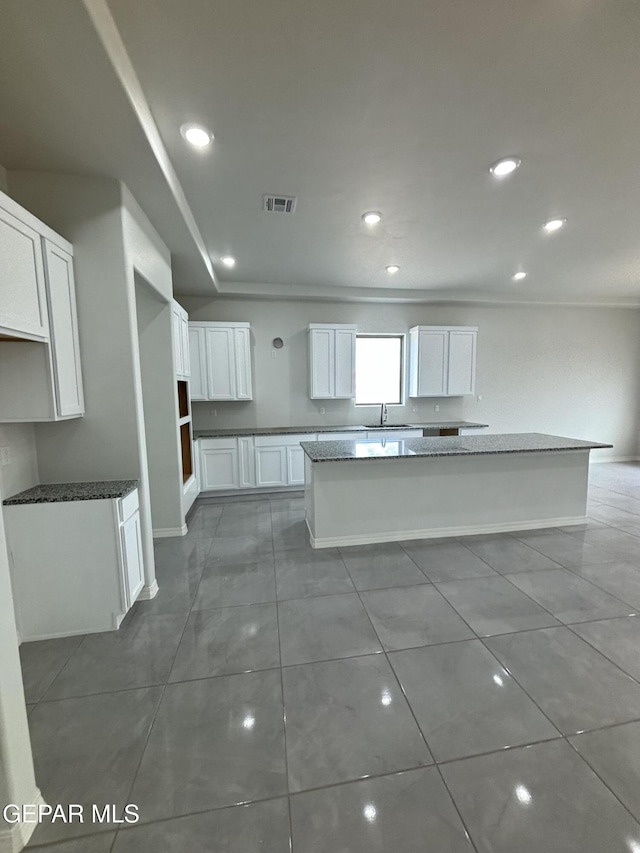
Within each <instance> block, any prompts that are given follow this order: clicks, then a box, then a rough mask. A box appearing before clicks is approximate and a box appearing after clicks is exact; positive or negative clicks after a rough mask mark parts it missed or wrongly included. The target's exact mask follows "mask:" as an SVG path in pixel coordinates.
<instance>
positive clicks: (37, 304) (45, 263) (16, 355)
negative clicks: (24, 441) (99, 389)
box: [0, 193, 84, 422]
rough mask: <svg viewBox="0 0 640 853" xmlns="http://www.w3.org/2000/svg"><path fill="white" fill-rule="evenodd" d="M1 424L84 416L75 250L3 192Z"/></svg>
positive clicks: (0, 207) (0, 219)
mask: <svg viewBox="0 0 640 853" xmlns="http://www.w3.org/2000/svg"><path fill="white" fill-rule="evenodd" d="M0 348H1V352H0V421H2V422H31V421H57V420H63V419H66V418H77V417H79V416H81V415H83V414H84V395H83V389H82V373H81V369H80V345H79V339H78V319H77V315H76V293H75V282H74V275H73V247H72V246H71V244H70V243H68V242H67V241H66V240H64V239H63V238H62V237H60V235H58V234H56V233H55V232H54V231H52V230H51V229H50V228H48V227H47V226H46V225H45V224H44V223H42V222H40V221H39V220H38V219H36V218H35V217H34V216H32V215H31V214H30V213H29V212H28V211H26V210H24V209H23V208H21V207H20V206H19V205H18V204H16V202H14V201H13V200H12V199H10V198H9V197H8V196H5V195H4V194H3V193H0Z"/></svg>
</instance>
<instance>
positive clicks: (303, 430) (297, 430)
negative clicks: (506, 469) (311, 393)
mask: <svg viewBox="0 0 640 853" xmlns="http://www.w3.org/2000/svg"><path fill="white" fill-rule="evenodd" d="M487 426H489V424H477V423H474V422H473V421H428V422H426V423H422V424H417V423H412V424H386V425H385V426H384V427H380V426H365V425H364V424H342V425H341V424H338V425H336V426H334V425H326V424H322V425H321V426H317V425H316V426H308V425H307V426H286V427H285V426H279V427H257V426H256V427H244V428H240V427H237V428H236V429H196V430H194V432H193V437H194V439H198V438H233V437H236V436H241V435H298V434H300V435H305V434H307V435H310V434H313V433H322V432H353V433H355V434H356V435H357V434H358V433H359V432H367V430H371V431H373V430H375V429H384V430H385V431H389V432H393V430H396V429H456V428H459V429H463V428H464V429H480V428H483V427H487Z"/></svg>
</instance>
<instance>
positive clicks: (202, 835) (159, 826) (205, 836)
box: [70, 798, 290, 853]
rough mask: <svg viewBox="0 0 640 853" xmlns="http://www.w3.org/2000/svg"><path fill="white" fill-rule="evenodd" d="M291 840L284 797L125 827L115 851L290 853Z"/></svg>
mask: <svg viewBox="0 0 640 853" xmlns="http://www.w3.org/2000/svg"><path fill="white" fill-rule="evenodd" d="M289 840H290V839H289V807H288V804H287V800H286V798H284V799H278V800H270V801H269V802H265V803H251V804H249V805H246V806H234V807H233V808H228V809H219V810H217V811H211V812H204V813H202V814H195V815H189V816H187V817H178V818H173V819H172V820H163V821H161V822H160V823H152V824H149V825H148V826H137V827H134V828H132V829H124V830H121V831H120V832H119V833H118V837H117V840H116V843H115V846H114V848H113V851H112V853H288V851H289ZM70 853H71V851H70ZM78 853H80V851H78ZM87 853H88V851H87ZM96 853H98V851H96ZM100 853H101V851H100Z"/></svg>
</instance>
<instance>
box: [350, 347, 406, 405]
mask: <svg viewBox="0 0 640 853" xmlns="http://www.w3.org/2000/svg"><path fill="white" fill-rule="evenodd" d="M403 343H404V338H403V336H402V335H358V336H357V337H356V406H380V405H381V404H382V403H389V404H399V403H402V361H403V349H404V347H403Z"/></svg>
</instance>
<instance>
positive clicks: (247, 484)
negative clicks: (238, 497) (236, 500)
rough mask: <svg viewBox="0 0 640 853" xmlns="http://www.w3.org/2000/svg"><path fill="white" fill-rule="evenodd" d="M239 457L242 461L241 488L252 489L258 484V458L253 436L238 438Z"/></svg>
mask: <svg viewBox="0 0 640 853" xmlns="http://www.w3.org/2000/svg"><path fill="white" fill-rule="evenodd" d="M238 459H239V462H240V488H241V489H251V488H253V487H254V486H255V484H256V458H255V448H254V446H253V438H252V437H251V436H240V437H239V438H238Z"/></svg>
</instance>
